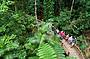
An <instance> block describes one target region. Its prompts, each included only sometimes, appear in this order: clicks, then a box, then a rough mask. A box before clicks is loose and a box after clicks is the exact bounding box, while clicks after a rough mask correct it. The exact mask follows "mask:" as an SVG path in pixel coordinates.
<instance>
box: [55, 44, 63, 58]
mask: <svg viewBox="0 0 90 59" xmlns="http://www.w3.org/2000/svg"><path fill="white" fill-rule="evenodd" d="M54 49H55V52H56V55H57V58H58V59H63V58H65V55H64V49H63V48H62V47H60V45H59V44H54Z"/></svg>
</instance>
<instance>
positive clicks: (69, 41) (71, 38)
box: [68, 36, 73, 44]
mask: <svg viewBox="0 0 90 59" xmlns="http://www.w3.org/2000/svg"><path fill="white" fill-rule="evenodd" d="M72 41H73V37H72V36H70V37H69V38H68V43H69V44H72Z"/></svg>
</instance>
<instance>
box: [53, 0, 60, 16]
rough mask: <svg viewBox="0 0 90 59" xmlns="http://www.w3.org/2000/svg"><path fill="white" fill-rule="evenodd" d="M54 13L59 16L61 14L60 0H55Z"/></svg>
mask: <svg viewBox="0 0 90 59" xmlns="http://www.w3.org/2000/svg"><path fill="white" fill-rule="evenodd" d="M54 14H55V16H59V15H60V0H55V4H54Z"/></svg>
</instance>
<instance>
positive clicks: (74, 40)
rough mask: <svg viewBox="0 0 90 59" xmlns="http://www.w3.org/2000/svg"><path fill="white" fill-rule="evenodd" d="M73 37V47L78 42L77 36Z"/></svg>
mask: <svg viewBox="0 0 90 59" xmlns="http://www.w3.org/2000/svg"><path fill="white" fill-rule="evenodd" d="M72 38H73V40H72V47H73V46H74V45H75V43H76V38H75V37H72Z"/></svg>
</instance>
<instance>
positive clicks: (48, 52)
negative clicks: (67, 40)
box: [37, 44, 56, 59]
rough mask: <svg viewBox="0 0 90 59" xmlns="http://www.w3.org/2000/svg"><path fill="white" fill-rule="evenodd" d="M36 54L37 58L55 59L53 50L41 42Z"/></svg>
mask: <svg viewBox="0 0 90 59" xmlns="http://www.w3.org/2000/svg"><path fill="white" fill-rule="evenodd" d="M37 55H38V56H39V59H56V55H55V51H54V50H53V48H52V47H51V46H50V45H49V44H42V45H41V46H40V47H39V50H38V53H37Z"/></svg>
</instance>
